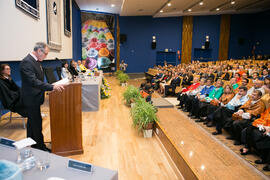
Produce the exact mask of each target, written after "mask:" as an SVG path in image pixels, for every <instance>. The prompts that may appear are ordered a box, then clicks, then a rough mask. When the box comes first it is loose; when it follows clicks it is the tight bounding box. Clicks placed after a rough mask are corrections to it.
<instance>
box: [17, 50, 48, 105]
mask: <svg viewBox="0 0 270 180" xmlns="http://www.w3.org/2000/svg"><path fill="white" fill-rule="evenodd" d="M20 74H21V78H22V101H23V104H24V105H25V106H35V105H41V104H43V102H44V92H45V91H51V90H53V85H51V84H48V83H45V82H43V81H44V72H43V70H42V67H41V64H40V62H38V61H36V60H35V59H34V58H33V57H32V56H31V55H30V54H28V55H27V56H26V57H25V58H24V59H23V60H22V62H21V63H20Z"/></svg>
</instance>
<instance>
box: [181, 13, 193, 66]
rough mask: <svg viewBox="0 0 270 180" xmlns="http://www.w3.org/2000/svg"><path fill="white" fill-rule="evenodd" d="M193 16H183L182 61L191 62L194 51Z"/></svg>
mask: <svg viewBox="0 0 270 180" xmlns="http://www.w3.org/2000/svg"><path fill="white" fill-rule="evenodd" d="M192 34H193V17H192V16H184V17H183V27H182V56H181V63H189V62H191V53H192Z"/></svg>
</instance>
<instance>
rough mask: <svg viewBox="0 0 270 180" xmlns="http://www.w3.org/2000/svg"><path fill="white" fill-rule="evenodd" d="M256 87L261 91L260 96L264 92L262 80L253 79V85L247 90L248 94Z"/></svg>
mask: <svg viewBox="0 0 270 180" xmlns="http://www.w3.org/2000/svg"><path fill="white" fill-rule="evenodd" d="M256 89H257V90H260V91H261V92H262V96H263V95H264V94H265V90H264V88H263V81H260V80H255V81H254V85H253V87H251V88H250V89H249V90H248V95H251V94H252V93H253V91H254V90H256Z"/></svg>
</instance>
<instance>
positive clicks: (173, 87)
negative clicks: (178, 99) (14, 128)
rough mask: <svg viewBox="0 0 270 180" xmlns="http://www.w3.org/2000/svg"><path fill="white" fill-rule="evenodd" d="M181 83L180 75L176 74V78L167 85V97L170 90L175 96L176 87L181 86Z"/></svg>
mask: <svg viewBox="0 0 270 180" xmlns="http://www.w3.org/2000/svg"><path fill="white" fill-rule="evenodd" d="M180 82H181V80H180V78H179V75H178V73H177V72H176V73H174V78H173V79H172V80H171V83H170V85H165V96H168V94H169V89H170V88H171V89H172V94H173V95H175V89H176V86H180Z"/></svg>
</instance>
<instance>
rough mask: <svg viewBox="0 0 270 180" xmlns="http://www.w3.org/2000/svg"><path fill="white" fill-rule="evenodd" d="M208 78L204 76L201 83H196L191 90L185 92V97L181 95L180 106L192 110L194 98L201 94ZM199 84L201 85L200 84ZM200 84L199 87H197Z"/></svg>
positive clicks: (186, 110) (184, 109)
mask: <svg viewBox="0 0 270 180" xmlns="http://www.w3.org/2000/svg"><path fill="white" fill-rule="evenodd" d="M205 83H206V79H204V78H202V79H201V80H200V83H199V84H198V83H195V84H194V87H193V88H190V90H188V91H186V92H183V97H181V98H180V99H179V100H180V104H179V105H180V108H179V109H181V108H183V106H184V108H183V111H185V112H188V111H190V110H191V107H192V99H193V98H194V97H195V96H197V95H199V94H200V92H201V91H202V89H203V88H204V87H205ZM198 85H199V86H198ZM197 86H198V87H197Z"/></svg>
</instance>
